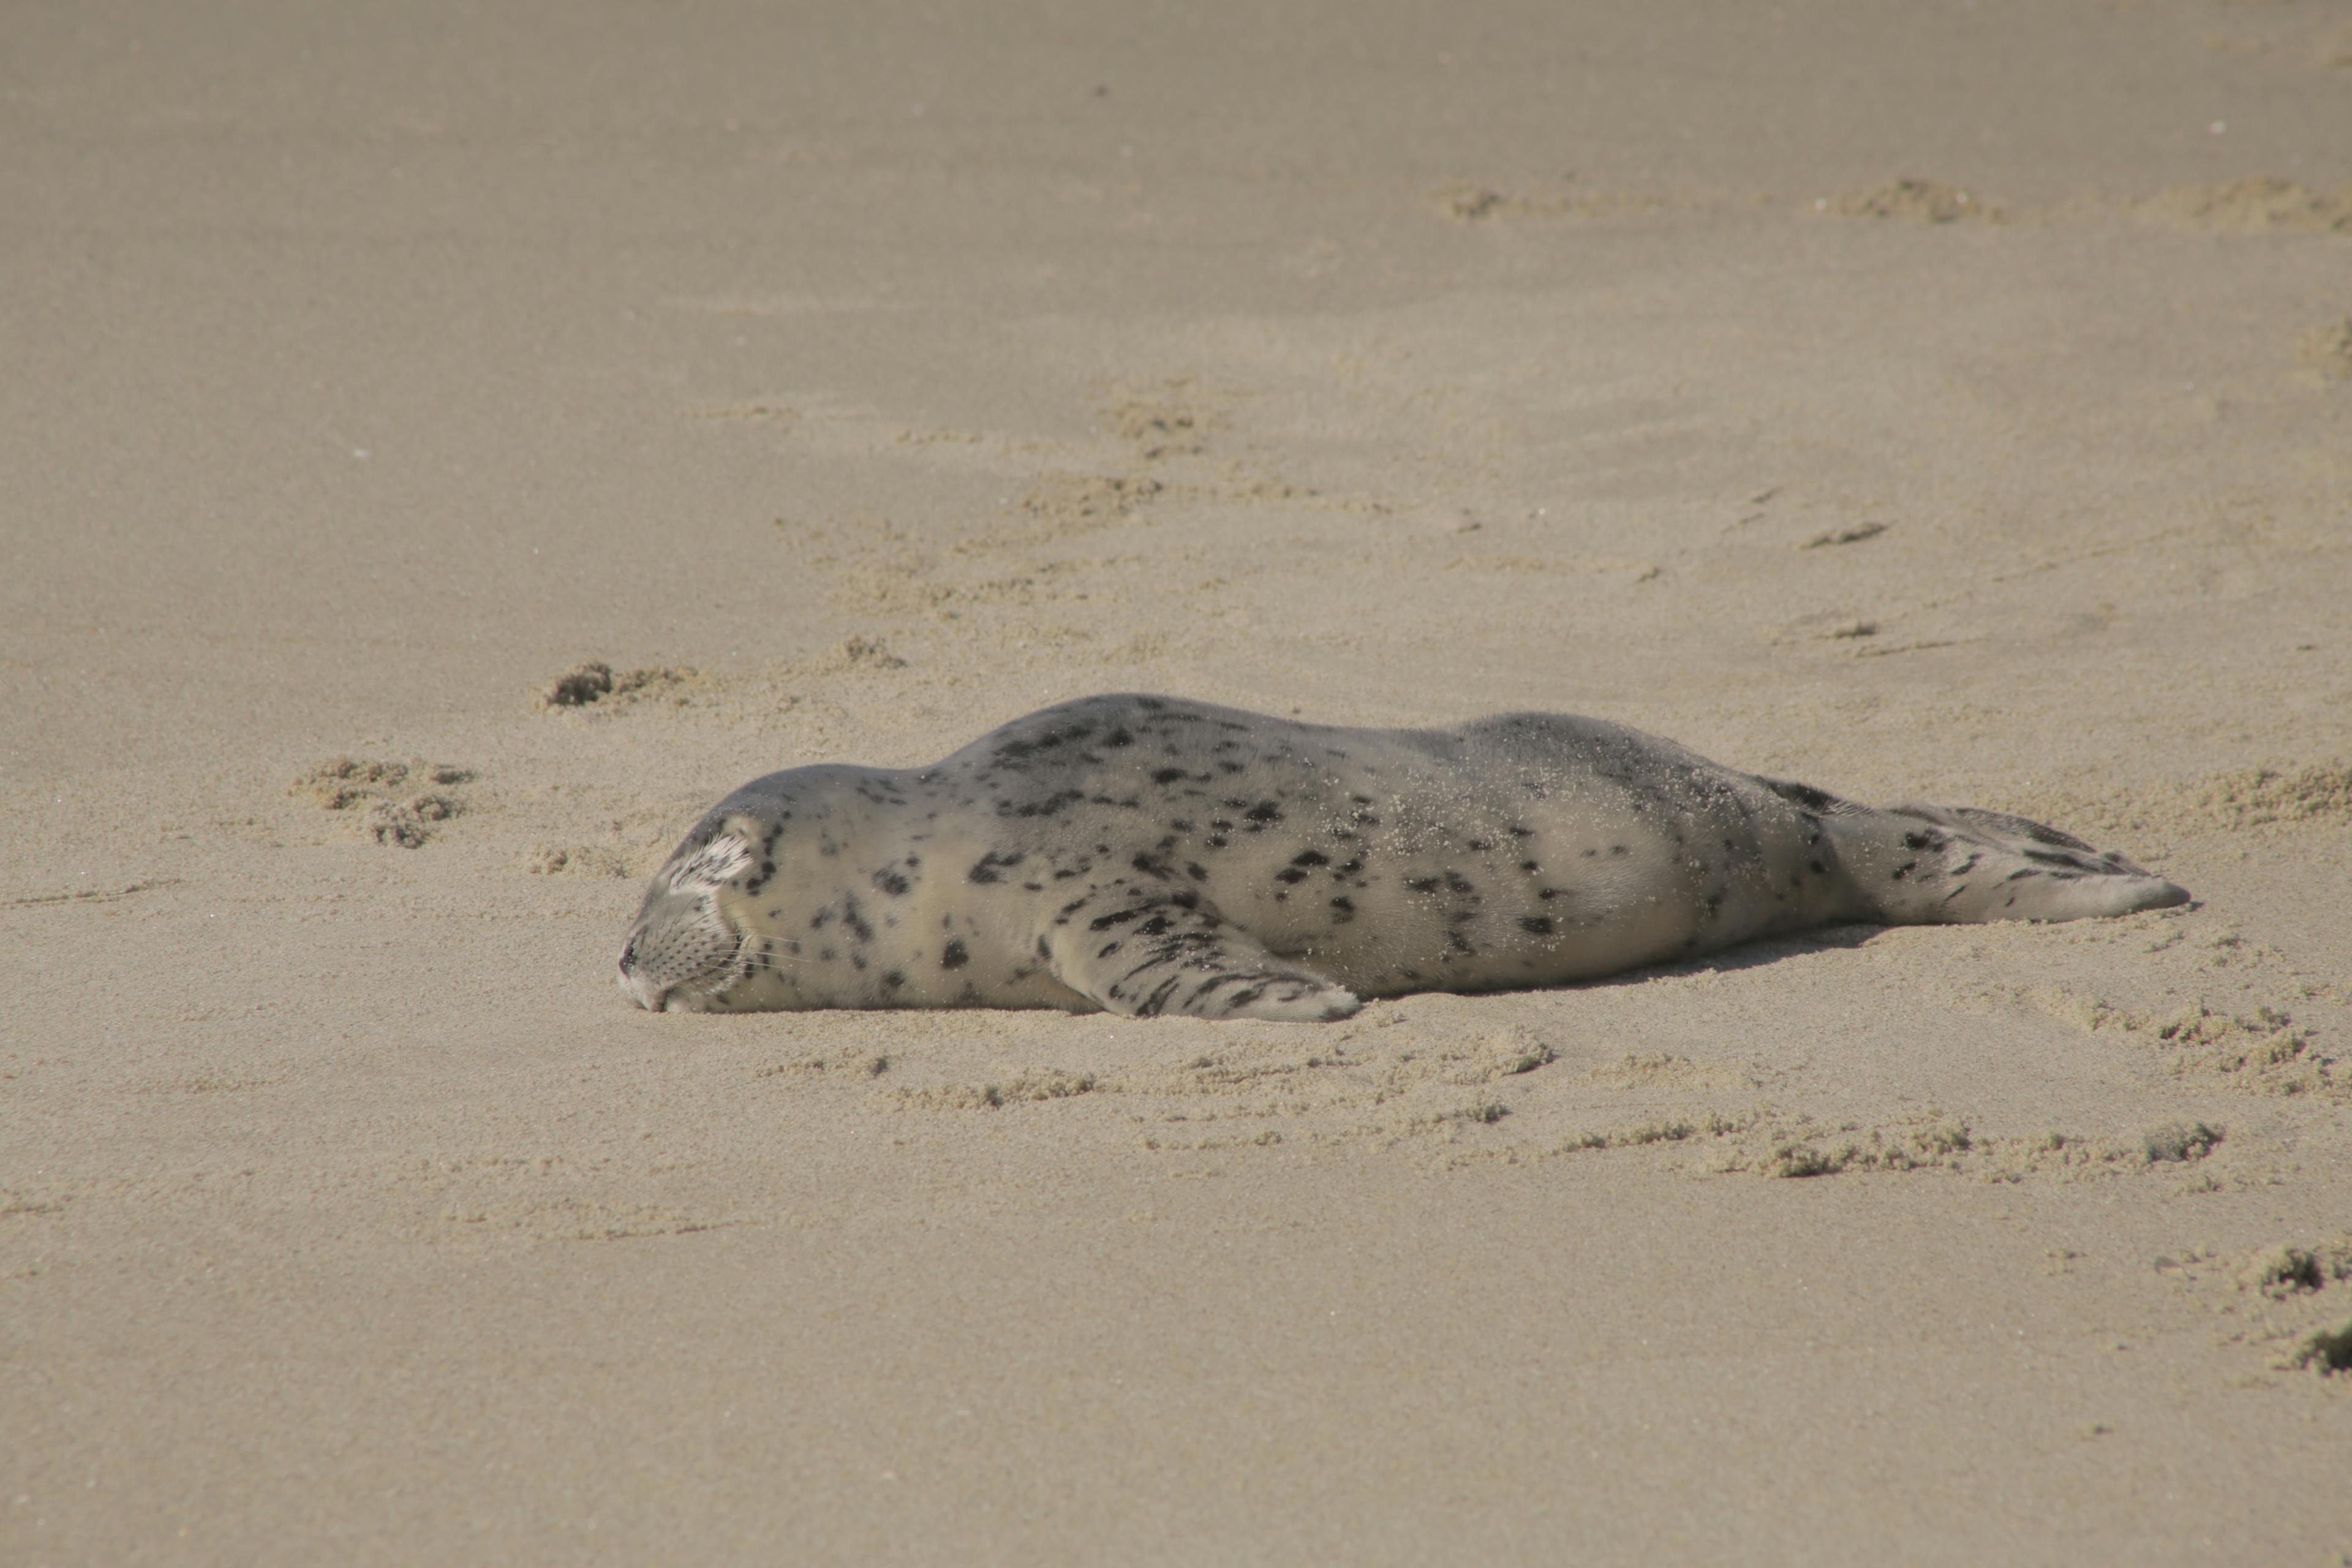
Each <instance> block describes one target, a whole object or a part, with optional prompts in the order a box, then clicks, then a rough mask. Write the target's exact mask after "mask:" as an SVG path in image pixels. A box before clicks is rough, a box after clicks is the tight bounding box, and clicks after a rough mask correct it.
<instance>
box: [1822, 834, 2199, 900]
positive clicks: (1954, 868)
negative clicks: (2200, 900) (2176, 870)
mask: <svg viewBox="0 0 2352 1568" xmlns="http://www.w3.org/2000/svg"><path fill="white" fill-rule="evenodd" d="M1825 822H1826V825H1827V826H1828V828H1829V831H1830V836H1831V838H1832V842H1834V843H1835V844H1836V846H1837V849H1838V858H1839V859H1840V861H1841V862H1843V868H1844V870H1845V872H1846V874H1847V875H1848V876H1849V877H1850V878H1851V879H1853V888H1854V890H1855V891H1856V893H1857V894H1859V895H1860V901H1861V903H1862V905H1863V906H1864V909H1865V910H1866V911H1867V913H1866V916H1865V918H1867V919H1872V920H1878V921H1885V923H1886V924H1888V925H1928V924H1963V923H1969V922H1974V921H2076V920H2084V919H2087V918H2090V917H2092V916H2098V915H2126V914H2130V913H2132V912H2133V911H2134V910H2162V909H2169V908H2171V907H2172V906H2173V905H2175V904H2185V903H2187V902H2188V901H2189V890H2188V889H2185V888H2182V887H2180V886H2179V885H2178V884H2175V883H2172V882H2168V881H2166V880H2165V879H2163V878H2161V877H2158V876H2156V875H2154V874H2153V873H2151V872H2148V871H2145V870H2143V869H2141V868H2139V867H2137V866H2135V865H2133V864H2132V863H2131V862H2130V861H2129V860H2126V859H2125V858H2123V857H2122V856H2120V855H2116V854H2109V853H2104V852H2102V851H2100V850H2097V849H2094V848H2093V847H2091V846H2089V845H2088V844H2085V843H2084V842H2083V841H2082V840H2081V839H2079V838H2076V837H2074V836H2073V835H2071V834H2066V833H2061V832H2059V831H2058V830H2057V829H2056V828H2054V827H2046V826H2043V825H2042V824H2041V823H2039V822H2034V821H2032V820H2030V819H2028V818H2026V817H2022V816H2010V815H2008V814H2007V813H2006V812H1999V811H1979V810H1978V809H1977V808H1976V807H1974V806H1966V805H1959V806H1953V805H1895V806H1889V807H1887V808H1885V810H1881V811H1869V810H1864V811H1857V812H1853V813H1851V814H1845V813H1839V814H1836V815H1832V816H1828V817H1826V818H1825Z"/></svg>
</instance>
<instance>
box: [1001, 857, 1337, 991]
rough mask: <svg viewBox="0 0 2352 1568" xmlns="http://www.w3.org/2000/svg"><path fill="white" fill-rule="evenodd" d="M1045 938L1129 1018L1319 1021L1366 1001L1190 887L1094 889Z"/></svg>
mask: <svg viewBox="0 0 2352 1568" xmlns="http://www.w3.org/2000/svg"><path fill="white" fill-rule="evenodd" d="M1038 946H1039V949H1040V951H1041V952H1042V953H1043V954H1044V956H1045V960H1046V962H1047V963H1050V964H1052V965H1053V969H1054V976H1055V979H1057V980H1059V981H1061V983H1062V984H1065V985H1066V986H1068V987H1069V988H1070V989H1071V990H1073V991H1076V992H1079V993H1081V994H1084V995H1086V996H1087V997H1088V998H1090V999H1092V1000H1093V1001H1095V1002H1097V1003H1099V1004H1100V1005H1102V1006H1103V1007H1104V1008H1105V1009H1106V1010H1108V1011H1109V1012H1113V1013H1120V1014H1125V1015H1126V1016H1129V1017H1150V1016H1153V1015H1154V1014H1159V1013H1180V1014H1186V1015H1189V1016H1192V1017H1195V1018H1266V1019H1274V1020H1278V1021H1285V1022H1290V1023H1303V1024H1314V1023H1322V1022H1325V1021H1328V1020H1329V1019H1333V1018H1345V1017H1347V1016H1349V1015H1350V1014H1352V1013H1354V1012H1355V1011H1356V1009H1357V1008H1359V1007H1360V1006H1362V1005H1363V1004H1362V1003H1360V1002H1359V1001H1358V1000H1357V999H1356V994H1355V993H1354V992H1352V991H1349V990H1348V989H1346V988H1345V987H1343V986H1339V985H1334V984H1332V983H1331V982H1330V981H1329V980H1328V979H1326V978H1325V977H1324V976H1322V975H1320V974H1318V973H1315V972H1314V971H1312V970H1309V969H1305V968H1302V967H1300V966H1299V965H1297V964H1296V963H1291V962H1289V961H1288V960H1286V959H1281V958H1276V956H1275V955H1274V954H1273V953H1271V952H1267V951H1266V950H1265V947H1264V946H1263V945H1262V944H1261V943H1260V942H1258V940H1257V939H1256V938H1255V937H1254V936H1252V935H1250V934H1249V933H1248V932H1247V931H1243V930H1241V929H1240V928H1239V927H1237V926H1232V925H1228V924H1226V923H1225V921H1223V920H1222V919H1220V918H1219V917H1218V916H1217V914H1216V913H1215V911H1214V910H1211V909H1209V908H1207V907H1206V906H1204V905H1203V904H1202V901H1201V900H1200V899H1199V898H1198V897H1197V896H1196V895H1194V894H1192V893H1189V892H1180V893H1172V894H1170V895H1167V896H1166V897H1157V896H1153V895H1151V894H1149V893H1133V892H1129V890H1128V889H1103V890H1102V891H1101V892H1099V893H1096V894H1089V895H1088V896H1087V898H1085V899H1082V900H1079V901H1078V902H1077V903H1076V904H1073V905H1069V906H1066V908H1064V909H1063V910H1061V911H1060V912H1059V913H1057V914H1056V915H1055V918H1054V922H1053V924H1052V925H1050V926H1048V927H1047V928H1046V929H1045V931H1043V932H1042V933H1041V934H1040V936H1039V938H1038Z"/></svg>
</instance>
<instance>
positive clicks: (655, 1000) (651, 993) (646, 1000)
mask: <svg viewBox="0 0 2352 1568" xmlns="http://www.w3.org/2000/svg"><path fill="white" fill-rule="evenodd" d="M636 961H637V933H636V932H635V931H631V932H630V933H629V940H628V941H627V942H625V943H624V944H623V946H622V948H621V963H620V973H619V975H618V976H617V977H616V978H617V979H618V980H619V981H620V983H621V994H622V995H624V996H626V997H627V998H628V999H629V1000H630V1001H632V1002H635V1004H636V1005H638V1006H640V1007H643V1008H644V1009H645V1010H646V1012H648V1013H658V1012H660V1011H661V1010H662V1002H663V1000H664V994H663V993H662V992H660V991H657V990H656V989H655V988H654V986H653V985H652V984H650V983H649V982H647V981H646V977H645V976H644V975H642V974H639V973H636V972H635V969H633V968H632V967H631V966H632V965H633V964H635V963H636Z"/></svg>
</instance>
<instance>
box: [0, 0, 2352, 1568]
mask: <svg viewBox="0 0 2352 1568" xmlns="http://www.w3.org/2000/svg"><path fill="white" fill-rule="evenodd" d="M0 144H5V147H6V149H7V153H6V156H5V158H0V214H5V217H0V267H5V277H6V279H7V287H6V288H5V289H0V343H5V364H6V371H5V375H0V474H5V486H0V799H5V803H6V812H5V821H0V982H5V987H6V993H7V994H8V996H9V997H10V999H11V1005H9V1007H8V1009H7V1016H6V1021H5V1024H0V1487H5V1490H0V1560H5V1562H8V1563H26V1564H32V1563H321V1562H336V1563H391V1562H404V1563H416V1562H500V1563H537V1562H546V1563H585V1562H614V1563H644V1562H681V1563H683V1562H717V1561H757V1562H795V1563H824V1562H837V1563H894V1562H908V1563H914V1562H924V1563H931V1562H957V1563H1024V1564H1025V1563H1080V1562H1085V1563H1103V1562H1115V1563H1178V1562H1182V1563H1260V1562H1263V1563H1298V1562H1310V1561H1321V1562H1348V1563H1440V1562H1461V1563H1515V1562H1527V1563H1559V1562H1567V1561H1602V1562H1608V1561H1616V1562H1633V1561H1640V1562H1675V1561H1709V1562H1755V1563H1783V1562H1790V1561H1796V1560H1803V1561H1806V1562H1809V1563H1823V1564H1837V1563H1878V1562H1885V1561H1898V1562H1908V1563H1943V1562H1949V1563H1972V1564H1973V1563H1986V1562H2000V1563H2126V1562H2128V1563H2165V1562H2182V1563H2190V1562H2194V1563H2211V1562H2264V1563H2314V1564H2318V1563H2338V1562H2342V1561H2346V1560H2347V1559H2346V1557H2345V1554H2346V1553H2347V1552H2352V1486H2347V1484H2346V1476H2347V1457H2352V1375H2346V1374H2343V1373H2336V1372H2335V1371H2333V1370H2332V1369H2333V1368H2335V1367H2336V1366H2337V1365H2338V1364H2340V1363H2344V1362H2346V1361H2347V1360H2352V1350H2347V1348H2346V1347H2347V1344H2352V1334H2347V1332H2346V1325H2347V1323H2348V1322H2352V1278H2347V1274H2352V1236H2347V1233H2352V878H2347V870H2352V837H2348V836H2347V829H2348V828H2352V611H2347V595H2352V505H2347V496H2352V349H2347V342H2352V337H2348V336H2347V334H2352V34H2347V31H2346V19H2345V16H2344V15H2343V13H2342V11H2341V9H2340V8H2339V7H2331V6H2327V5H2321V4H2318V3H2317V0H2283V3H2280V4H2274V5H2210V4H2203V3H2198V0H2178V3H2173V0H2146V3H2135V0H2122V3H2117V4H2108V5H2097V4H2087V3H2085V4H2063V5H2056V4H2046V3H2036V4H2023V3H2017V4H2000V3H1994V0H1984V3H1982V4H1976V5H1948V6H1938V7H1934V8H1929V7H1920V6H1903V7H1888V6H1875V5H1863V4H1855V3H1846V4H1798V3H1791V4H1787V5H1776V6H1762V5H1720V4H1718V5H1701V4H1694V3H1692V0H1666V3H1664V4H1650V5H1617V6H1612V7H1609V8H1606V9H1605V10H1601V11H1597V12H1595V13H1594V14H1591V15H1583V16H1570V15H1569V14H1568V8H1563V7H1559V6H1554V5H1528V4H1523V3H1517V0H1467V3H1465V4H1458V5H1449V6H1444V7H1437V6H1418V5H1402V4H1394V3H1392V0H1375V3H1372V4H1366V5H1339V4H1334V3H1330V0H1301V3H1296V4H1294V3H1288V0H1284V3H1280V4H1276V5H1226V4H1222V3H1219V4H1212V5H1185V6H1163V5H1127V6H1116V7H1105V6H1087V5H1066V4H1056V3H1055V0H1024V3H1022V4H1008V5H994V6H987V7H982V6H977V5H975V6H951V5H947V6H918V5H901V4H880V5H859V6H850V5H839V6H832V7H814V6H808V7H773V6H758V5H718V4H691V5H673V6H664V7H659V8H649V7H626V6H619V5H603V6H586V5H569V6H556V5H491V6H439V5H422V6H420V5H403V6H391V5H332V6H297V5H290V4H287V3H285V0H253V3H250V4H202V5H161V4H153V3H126V4H97V5H76V6H73V7H65V6H56V7H40V8H36V7H31V6H18V7H15V8H12V9H11V10H10V12H9V13H8V14H7V15H6V16H5V17H0ZM592 666H593V667H597V668H590V667H592ZM583 668H584V669H587V671H588V673H587V674H586V675H585V676H582V675H580V673H579V672H581V671H582V670H583ZM600 669H601V674H600V673H599V670H600ZM567 676H572V677H574V679H572V681H571V683H570V684H569V685H568V686H566V685H565V684H564V678H565V677H567ZM1101 689H1143V690H1159V691H1167V692H1176V693H1182V694H1186V695H1190V696H1194V697H1199V698H1202V699H1207V700H1214V701H1222V702H1231V703H1235V704H1239V705H1243V706H1247V707H1254V708H1258V709H1262V710H1270V711H1274V712H1278V713H1285V714H1291V713H1296V714H1298V715H1300V716H1303V717H1306V718H1309V719H1313V720H1318V721H1331V722H1338V723H1349V724H1387V723H1424V722H1444V721H1456V720H1459V719H1461V718H1464V717H1467V716H1469V715H1472V714H1475V713H1477V712H1481V711H1491V710H1501V709H1506V708H1512V707H1538V708H1550V709H1559V710H1570V711H1579V712H1586V713H1592V714H1598V715H1601V716H1605V717H1608V718H1612V719H1615V720H1619V721H1626V722H1630V723H1633V724H1636V725H1639V726H1642V727H1644V728H1647V729H1652V730H1654V731H1659V732H1662V733H1665V734H1669V735H1672V736H1674V737H1675V738H1676V739H1678V740H1680V741H1682V742H1685V743H1687V744H1689V745H1692V746H1694V747H1696V748H1697V749H1699V750H1701V751H1703V752H1706V753H1707V754H1709V755H1712V756H1715V757H1717V758H1718V759H1720V760H1722V761H1724V762H1726V763H1730V764H1732V765H1735V766H1740V767H1745V768H1749V769H1754V770H1758V771H1762V772H1769V773H1774V774H1778V775H1781V776H1788V777H1794V778H1801V779H1804V780H1807V781H1809V782H1811V783H1813V784H1819V785H1822V786H1824V787H1827V788H1832V789H1835V790H1839V791H1842V792H1845V793H1849V794H1852V795H1856V796H1858V797H1861V798H1864V799H1898V798H1906V797H1908V798H1927V799H1932V800H1943V801H1952V802H1960V803H1967V804H1975V805H1990V806H1998V807H2002V808H2005V809H2009V810H2013V811H2021V812H2025V813H2029V814H2031V815H2034V816H2042V817H2045V818H2047V819H2050V820H2053V821H2056V822H2058V823H2059V824H2061V825H2062V826H2068V827H2071V828H2074V829H2075V830H2076V831H2079V832H2083V833H2085V834H2087V835H2089V836H2090V837H2094V838H2095V839H2097V840H2099V841H2100V842H2101V843H2102V844H2103V845H2104V846H2106V847H2116V848H2119V849H2122V850H2124V851H2125V852H2126V853H2127V854H2130V855H2132V856H2134V857H2136V858H2138V859H2140V860H2142V861H2143V862H2144V863H2146V864H2147V865H2148V866H2149V867H2151V868H2155V869H2158V870H2160V871H2161V872H2162V873H2163V874H2165V875H2167V876H2169V877H2171V878H2173V879H2177V880H2179V881H2180V882H2182V883H2183V884H2185V885H2186V886H2188V887H2189V888H2190V889H2192V890H2193V891H2194V892H2195V893H2196V894H2197V895H2198V899H2199V901H2198V902H2197V903H2196V904H2195V905H2193V906H2191V907H2189V908H2188V909H2185V910H2177V911H2167V912H2163V913H2155V914H2147V915H2141V916H2137V917H2133V918H2130V919H2126V920H2122V921H2115V922H2111V923H2090V924H2083V925H2073V926H2063V927H2058V926H2045V927H2034V926H2026V925H2003V926H1993V927H1975V928H1950V929H1940V930H1937V929H1917V928H1914V929H1907V930H1898V931H1873V930H1863V929H1851V930H1839V931H1824V932H1821V933H1817V934H1815V935H1813V936H1811V937H1808V938H1804V939H1801V940H1792V941H1786V942H1777V943H1771V944H1767V945H1764V946H1759V947H1757V948H1752V949H1748V950H1745V951H1742V952H1735V953H1731V954H1728V955H1726V956H1724V957H1723V958H1721V959H1719V960H1717V961H1715V962H1711V963H1698V964H1692V965H1686V966H1683V967H1678V968H1672V969H1666V970H1662V971H1652V972H1644V973H1636V974H1631V975H1626V976H1623V977H1622V978H1620V979H1618V980H1615V981H1612V982H1609V983H1606V984H1594V985H1589V986H1584V987H1580V988H1576V989H1568V990H1559V991H1552V992H1544V993H1538V994H1510V995H1498V996H1487V997H1475V998H1472V997H1457V996H1445V995H1433V996H1412V997H1406V998H1402V999H1401V1000H1396V1001H1390V1002H1382V1003H1380V1004H1377V1005H1373V1006H1371V1007H1369V1008H1368V1009H1367V1010H1366V1011H1365V1012H1364V1013H1363V1014H1362V1015H1361V1016H1360V1017H1358V1018H1356V1019H1354V1020H1351V1021H1349V1022H1348V1023H1345V1024H1341V1025H1337V1026H1321V1027H1318V1026H1254V1025H1246V1024H1244V1025H1233V1026H1210V1025H1205V1024H1197V1023H1192V1022H1188V1021H1183V1020H1160V1021H1154V1022H1151V1023H1149V1024H1144V1023H1139V1022H1135V1021H1121V1020H1116V1019H1110V1018H1105V1017H1067V1016H1046V1015H1033V1014H991V1013H940V1014H929V1015H918V1014H911V1013H909V1014H812V1015H803V1016H776V1015H771V1016H745V1017H698V1016H648V1015H646V1014H644V1013H641V1012H638V1011H636V1010H635V1009H633V1008H631V1007H628V1006H626V1005H625V1004H624V1003H623V1002H622V1001H621V1000H620V998H619V997H618V996H617V994H615V991H614V986H613V984H612V977H611V964H612V961H613V957H614V951H615V949H616V946H617V943H618V941H619V939H620V936H621V934H622V931H623V928H624V926H625V923H626V921H627V919H628V917H629V915H630V914H631V912H632V911H633V910H634V908H635V901H636V899H637V896H638V886H639V879H640V878H642V876H643V875H644V874H646V872H648V871H649V870H650V869H651V868H653V867H654V866H655V865H656V864H657V863H658V861H659V860H660V858H662V857H663V856H664V854H665V853H666V852H667V847H668V846H669V845H670V844H671V843H672V842H674V841H675V839H676V838H677V836H678V835H679V834H680V833H681V832H683V830H684V829H685V827H686V826H688V824H689V823H690V822H691V821H692V820H693V818H694V817H695V816H696V815H697V814H698V813H699V812H700V811H701V809H702V808H703V807H704V806H705V805H708V804H709V802H710V801H711V800H713V799H715V798H716V797H717V796H718V795H719V794H721V793H723V792H724V791H725V790H727V789H729V788H730V787H732V786H733V785H735V784H738V783H740V782H741V781H742V780H744V779H746V778H748V777H751V776H752V775H754V774H756V773H764V772H768V771H770V770H772V769H775V768H778V767H783V766H788V765H793V764H797V763H812V762H821V761H856V762H865V763H880V764H891V765H901V764H908V763H919V762H921V761H925V760H928V759H930V758H932V757H936V756H938V755H940V754H943V753H945V752H948V751H949V750H950V749H952V748H953V747H955V746H957V745H959V744H961V742H964V741H965V740H968V739H969V738H971V736H973V735H975V734H977V733H979V732H980V731H982V730H984V729H986V728H988V727H990V726H992V725H994V724H996V723H998V722H1001V721H1003V720H1005V719H1008V718H1010V717H1013V716H1014V715H1017V714H1019V713H1022V712H1024V711H1026V710H1030V709H1032V708H1034V707H1037V706H1039V705H1042V704H1044V703H1045V702H1048V701H1052V700H1059V699H1062V698H1066V697H1070V696H1076V695H1079V694H1083V693H1086V692H1088V691H1095V690H1101Z"/></svg>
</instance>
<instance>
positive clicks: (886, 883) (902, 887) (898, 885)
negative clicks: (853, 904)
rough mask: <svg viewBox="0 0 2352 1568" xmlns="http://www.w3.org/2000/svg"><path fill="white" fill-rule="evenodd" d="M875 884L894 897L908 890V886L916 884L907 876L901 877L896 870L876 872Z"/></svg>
mask: <svg viewBox="0 0 2352 1568" xmlns="http://www.w3.org/2000/svg"><path fill="white" fill-rule="evenodd" d="M874 885H875V886H876V887H877V888H879V889H882V891H884V892H886V893H887V894H889V895H890V896H891V897H892V898H894V899H895V898H898V896H899V895H901V894H903V893H904V892H906V890H907V889H908V888H911V887H913V886H914V884H913V883H912V882H909V881H908V880H907V879H906V878H904V877H901V876H900V875H898V872H896V871H877V872H875V873H874Z"/></svg>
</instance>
